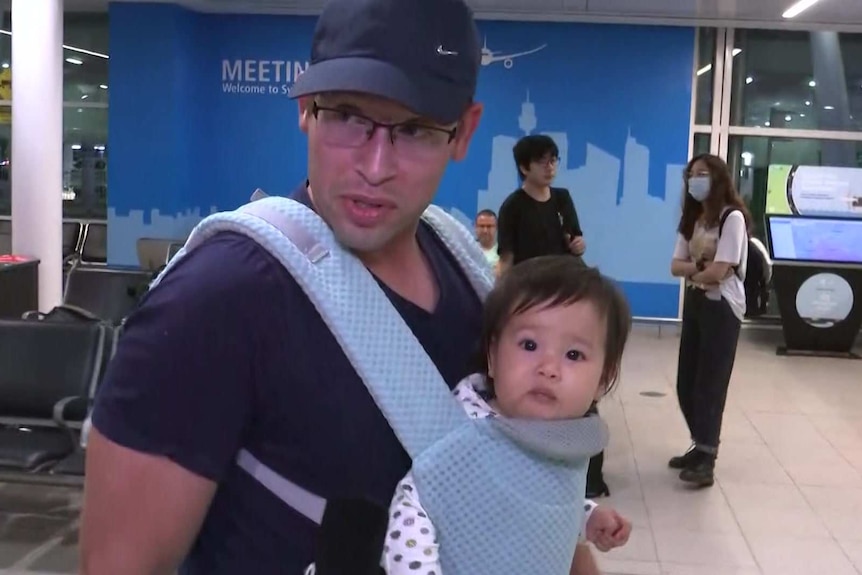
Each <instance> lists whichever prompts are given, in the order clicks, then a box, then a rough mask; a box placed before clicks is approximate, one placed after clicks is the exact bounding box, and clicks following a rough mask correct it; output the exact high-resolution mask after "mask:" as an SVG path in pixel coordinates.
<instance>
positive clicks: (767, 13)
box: [66, 0, 862, 32]
mask: <svg viewBox="0 0 862 575" xmlns="http://www.w3.org/2000/svg"><path fill="white" fill-rule="evenodd" d="M117 1H121V0H117ZM123 1H141V0H123ZM145 1H161V0H145ZM106 2H107V0H66V9H67V10H74V9H78V8H76V6H78V7H80V9H93V8H94V7H95V6H99V5H105V4H106ZM176 2H177V3H179V4H182V5H185V6H188V7H189V8H192V9H195V10H199V11H205V12H235V13H243V12H249V13H270V14H314V13H317V12H319V11H320V8H321V7H322V6H323V4H324V3H325V0H176ZM467 2H468V4H470V5H471V6H472V7H473V8H474V10H475V11H476V15H477V17H479V18H483V19H506V20H569V21H599V22H631V23H663V24H680V25H693V24H697V25H707V26H736V27H746V28H755V27H756V28H789V29H813V28H829V29H835V30H843V31H853V32H857V31H862V0H820V2H818V3H817V4H816V5H815V6H814V7H812V8H810V9H809V10H807V11H805V12H803V13H802V14H801V15H800V16H798V17H796V18H794V19H792V20H784V19H782V17H781V14H782V13H783V12H784V11H785V10H786V9H787V8H789V7H790V6H791V5H792V4H793V3H794V2H795V0H467Z"/></svg>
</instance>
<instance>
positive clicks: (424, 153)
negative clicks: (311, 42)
mask: <svg viewBox="0 0 862 575" xmlns="http://www.w3.org/2000/svg"><path fill="white" fill-rule="evenodd" d="M315 104H316V106H317V114H316V116H317V117H315ZM480 115H481V106H480V105H478V104H476V105H473V106H472V107H471V108H470V109H468V110H467V111H466V112H465V113H464V115H463V116H462V118H461V121H460V122H459V123H458V124H457V125H456V124H451V125H446V126H444V125H441V124H437V123H435V122H433V121H431V120H427V119H423V118H421V117H418V116H417V115H416V114H414V113H412V112H410V111H409V110H408V109H406V108H404V107H403V106H401V105H399V104H397V103H395V102H392V101H389V100H385V99H382V98H378V97H372V96H366V95H360V94H352V93H330V94H320V95H318V96H316V97H314V98H303V99H301V100H300V116H299V126H300V128H301V129H302V131H304V132H305V133H306V134H307V135H308V179H309V182H310V188H311V195H312V199H313V201H314V206H315V208H316V209H317V211H318V213H319V214H320V216H321V217H322V218H323V219H324V220H325V221H326V222H327V223H328V224H329V226H330V227H331V228H332V230H333V232H334V234H335V236H336V237H337V238H338V240H339V241H340V242H341V243H342V245H344V246H345V247H346V248H348V249H351V250H353V251H354V252H357V253H359V254H364V255H368V256H371V255H376V254H379V253H380V252H386V251H387V250H390V249H393V248H395V247H396V246H398V245H400V243H401V242H404V241H413V240H412V238H413V236H414V234H415V231H416V226H417V225H418V222H419V218H420V216H421V215H422V212H423V211H424V210H425V208H427V207H428V205H429V204H430V203H431V201H432V199H433V198H434V194H435V193H436V192H437V187H438V185H439V184H440V179H441V178H442V177H443V173H444V171H445V169H446V166H447V164H448V163H449V160H460V159H462V158H463V157H464V156H465V154H466V153H467V148H468V145H469V142H470V138H471V137H472V135H473V132H474V131H475V129H476V125H477V124H478V121H479V117H480ZM369 120H372V121H376V122H381V123H385V124H396V123H402V122H409V123H410V124H409V125H408V126H407V127H403V128H399V129H396V130H395V142H394V143H393V141H392V139H391V138H390V131H389V130H386V129H383V128H379V127H378V128H377V129H376V130H374V131H373V133H372V134H371V137H370V139H368V138H367V137H362V135H363V134H367V133H368V132H369V131H370V129H369V128H370V126H371V124H370V123H369ZM363 126H364V127H365V128H366V129H364V130H363ZM426 127H428V128H430V129H426ZM433 128H439V129H440V130H435V129H433ZM456 128H457V131H456V132H455V137H454V138H453V139H451V141H450V135H449V134H448V133H446V131H450V130H452V129H456ZM357 133H359V136H358V137H350V138H347V137H345V134H354V135H355V134H357ZM348 140H349V142H348Z"/></svg>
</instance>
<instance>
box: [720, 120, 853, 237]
mask: <svg viewBox="0 0 862 575" xmlns="http://www.w3.org/2000/svg"><path fill="white" fill-rule="evenodd" d="M728 144H729V147H728V164H729V165H730V169H731V171H732V172H733V174H734V178H735V180H736V185H737V186H738V189H739V192H740V193H741V194H742V196H743V197H744V198H745V201H746V203H747V204H748V207H749V209H750V210H751V213H752V216H753V217H754V224H755V230H756V235H757V237H759V238H760V239H761V240H765V234H764V212H765V210H766V184H767V179H768V176H769V166H770V165H771V164H790V165H793V164H799V165H806V166H835V167H842V168H859V167H862V142H844V141H839V140H814V139H793V138H772V137H764V136H731V137H730V140H729V142H728Z"/></svg>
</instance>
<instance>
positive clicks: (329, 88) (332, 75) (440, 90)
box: [290, 58, 472, 124]
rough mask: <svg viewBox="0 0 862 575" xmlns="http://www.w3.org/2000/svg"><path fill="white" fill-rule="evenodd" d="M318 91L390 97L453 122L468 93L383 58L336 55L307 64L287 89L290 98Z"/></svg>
mask: <svg viewBox="0 0 862 575" xmlns="http://www.w3.org/2000/svg"><path fill="white" fill-rule="evenodd" d="M322 92H359V93H362V94H370V95H372V96H380V97H382V98H387V99H389V100H394V101H395V102H398V103H399V104H401V105H403V106H405V107H406V108H408V109H409V110H411V111H413V112H415V113H417V114H419V115H421V116H424V117H426V118H429V119H431V120H434V121H437V122H440V123H441V124H451V123H453V122H457V121H458V120H459V119H460V118H461V115H462V114H463V113H464V111H465V110H466V109H467V106H468V105H469V103H470V100H471V98H472V94H464V93H463V92H464V90H463V88H461V89H459V88H458V87H457V86H455V85H453V84H451V83H449V82H447V81H445V80H442V79H439V80H437V79H431V78H428V79H418V78H412V77H410V76H408V75H407V74H405V73H404V72H403V71H402V70H400V69H399V68H397V67H395V66H393V65H392V64H389V63H387V62H381V61H380V60H372V59H370V58H337V59H333V60H324V61H322V62H317V63H315V64H312V65H310V66H309V67H308V69H307V70H306V71H305V72H303V73H302V74H300V75H299V77H298V78H297V79H296V81H295V82H294V84H293V86H292V87H291V89H290V97H291V98H299V97H301V96H309V95H312V94H319V93H322Z"/></svg>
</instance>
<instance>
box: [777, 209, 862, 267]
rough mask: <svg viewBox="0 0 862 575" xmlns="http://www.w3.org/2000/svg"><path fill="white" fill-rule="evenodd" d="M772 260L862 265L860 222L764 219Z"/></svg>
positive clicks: (798, 218)
mask: <svg viewBox="0 0 862 575" xmlns="http://www.w3.org/2000/svg"><path fill="white" fill-rule="evenodd" d="M766 223H767V230H768V233H769V251H770V252H771V256H772V259H773V260H777V261H782V260H783V261H796V262H817V263H832V264H860V265H862V219H856V218H823V217H820V218H816V217H799V216H767V217H766Z"/></svg>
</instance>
